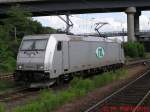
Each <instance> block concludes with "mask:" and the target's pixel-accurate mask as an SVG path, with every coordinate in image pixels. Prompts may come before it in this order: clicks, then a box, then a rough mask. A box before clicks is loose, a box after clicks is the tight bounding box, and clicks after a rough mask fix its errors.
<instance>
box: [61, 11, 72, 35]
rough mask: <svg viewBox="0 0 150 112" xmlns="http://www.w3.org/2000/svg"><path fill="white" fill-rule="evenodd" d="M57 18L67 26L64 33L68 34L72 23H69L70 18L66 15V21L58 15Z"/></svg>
mask: <svg viewBox="0 0 150 112" xmlns="http://www.w3.org/2000/svg"><path fill="white" fill-rule="evenodd" d="M58 17H59V18H60V19H61V20H62V21H64V22H65V23H66V25H67V26H66V30H65V32H66V33H67V34H69V32H70V28H71V27H73V23H72V21H71V20H70V18H69V14H66V20H65V19H64V18H63V17H61V16H60V15H58Z"/></svg>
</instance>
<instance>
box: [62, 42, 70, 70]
mask: <svg viewBox="0 0 150 112" xmlns="http://www.w3.org/2000/svg"><path fill="white" fill-rule="evenodd" d="M68 43H69V42H67V41H64V42H63V57H62V63H63V71H64V72H67V71H68V70H69V45H68Z"/></svg>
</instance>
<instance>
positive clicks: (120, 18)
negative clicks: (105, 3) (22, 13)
mask: <svg viewBox="0 0 150 112" xmlns="http://www.w3.org/2000/svg"><path fill="white" fill-rule="evenodd" d="M62 17H63V18H65V16H63V15H62ZM70 19H71V21H72V22H73V24H74V25H73V28H71V29H70V31H71V32H72V33H74V34H84V33H95V30H94V28H95V26H96V23H98V22H106V23H108V24H107V25H105V26H103V27H102V28H101V29H99V30H100V32H110V31H122V30H123V29H124V30H126V29H127V16H126V14H125V13H124V12H120V13H93V14H78V15H70ZM34 20H37V21H39V22H41V23H42V25H43V26H50V27H53V28H55V29H62V30H64V29H65V27H66V24H65V23H64V22H63V21H62V20H61V19H60V18H59V17H57V16H44V17H35V18H34ZM140 29H141V30H150V11H143V12H142V14H141V16H140Z"/></svg>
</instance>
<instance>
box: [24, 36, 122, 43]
mask: <svg viewBox="0 0 150 112" xmlns="http://www.w3.org/2000/svg"><path fill="white" fill-rule="evenodd" d="M50 37H53V38H55V39H56V40H58V41H106V42H117V43H120V42H119V41H115V40H112V39H107V38H101V37H96V36H87V35H67V34H38V35H27V36H24V39H48V38H50Z"/></svg>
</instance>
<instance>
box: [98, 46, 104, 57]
mask: <svg viewBox="0 0 150 112" xmlns="http://www.w3.org/2000/svg"><path fill="white" fill-rule="evenodd" d="M104 55H105V52H104V48H102V47H98V48H97V49H96V56H97V57H98V58H100V59H101V58H103V57H104Z"/></svg>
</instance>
